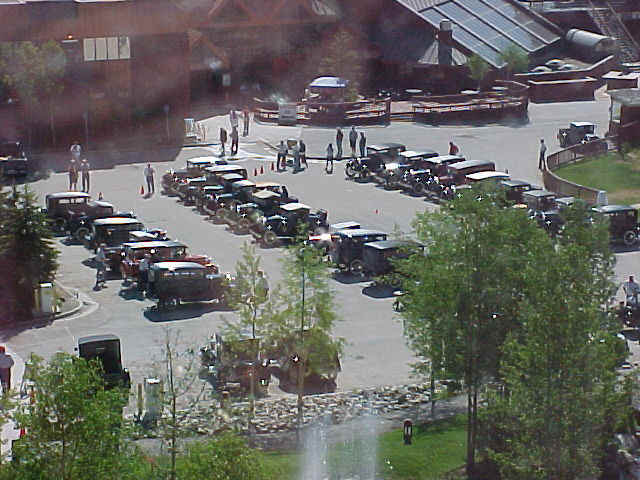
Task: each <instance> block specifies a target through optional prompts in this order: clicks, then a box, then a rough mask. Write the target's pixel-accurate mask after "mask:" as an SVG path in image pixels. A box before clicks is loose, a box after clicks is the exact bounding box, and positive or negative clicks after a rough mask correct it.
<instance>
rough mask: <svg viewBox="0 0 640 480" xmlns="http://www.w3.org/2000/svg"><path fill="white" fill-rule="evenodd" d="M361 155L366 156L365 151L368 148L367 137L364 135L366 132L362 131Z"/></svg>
mask: <svg viewBox="0 0 640 480" xmlns="http://www.w3.org/2000/svg"><path fill="white" fill-rule="evenodd" d="M359 146H360V157H361V158H364V154H365V151H366V149H367V137H365V136H364V132H360V144H359Z"/></svg>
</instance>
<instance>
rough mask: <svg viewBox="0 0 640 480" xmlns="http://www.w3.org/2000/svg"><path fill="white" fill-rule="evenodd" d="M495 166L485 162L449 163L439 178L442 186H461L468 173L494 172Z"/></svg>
mask: <svg viewBox="0 0 640 480" xmlns="http://www.w3.org/2000/svg"><path fill="white" fill-rule="evenodd" d="M495 169H496V165H495V163H493V162H489V161H486V160H465V161H464V162H456V163H451V164H449V165H448V166H447V171H446V173H445V174H444V175H441V176H440V177H439V181H440V183H441V184H442V185H446V186H451V185H462V184H463V183H465V182H466V177H467V175H469V174H470V173H476V172H484V171H495Z"/></svg>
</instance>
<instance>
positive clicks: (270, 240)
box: [264, 230, 278, 247]
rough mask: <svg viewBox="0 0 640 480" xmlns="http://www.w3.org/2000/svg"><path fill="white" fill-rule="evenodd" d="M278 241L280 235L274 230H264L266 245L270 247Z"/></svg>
mask: <svg viewBox="0 0 640 480" xmlns="http://www.w3.org/2000/svg"><path fill="white" fill-rule="evenodd" d="M277 241H278V236H277V235H276V234H275V233H274V232H272V231H271V230H267V231H266V232H264V243H265V245H267V246H268V247H272V246H274V245H275V244H276V242H277Z"/></svg>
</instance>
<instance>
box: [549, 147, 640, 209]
mask: <svg viewBox="0 0 640 480" xmlns="http://www.w3.org/2000/svg"><path fill="white" fill-rule="evenodd" d="M554 173H555V174H556V175H558V176H559V177H561V178H564V179H566V180H569V181H571V182H574V183H578V184H580V185H584V186H585V187H593V188H597V189H600V190H606V191H607V195H608V197H609V203H611V204H616V203H621V204H635V203H640V151H638V150H636V151H633V152H630V153H628V154H627V155H625V159H624V160H623V159H622V157H620V155H619V154H617V153H609V154H606V155H602V156H598V157H594V158H590V159H587V160H582V161H580V162H577V163H574V164H571V165H567V166H564V167H561V168H558V169H557V170H555V171H554Z"/></svg>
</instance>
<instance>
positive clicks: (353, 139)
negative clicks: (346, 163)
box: [349, 126, 358, 158]
mask: <svg viewBox="0 0 640 480" xmlns="http://www.w3.org/2000/svg"><path fill="white" fill-rule="evenodd" d="M357 143H358V132H356V127H353V126H352V127H351V130H350V131H349V146H350V147H351V158H356V145H357Z"/></svg>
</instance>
